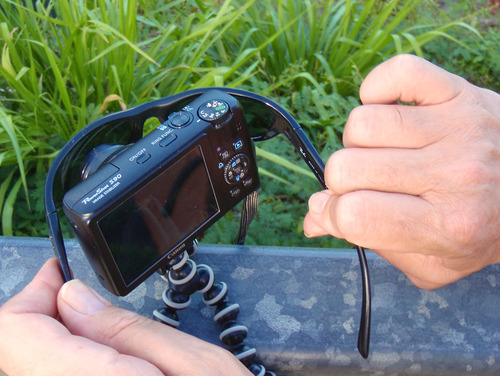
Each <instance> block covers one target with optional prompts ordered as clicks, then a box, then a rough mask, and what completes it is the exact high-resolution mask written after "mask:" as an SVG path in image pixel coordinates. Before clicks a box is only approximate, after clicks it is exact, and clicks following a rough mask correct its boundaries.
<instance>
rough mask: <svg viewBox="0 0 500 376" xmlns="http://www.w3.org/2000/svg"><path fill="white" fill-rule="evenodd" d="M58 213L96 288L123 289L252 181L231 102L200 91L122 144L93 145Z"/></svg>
mask: <svg viewBox="0 0 500 376" xmlns="http://www.w3.org/2000/svg"><path fill="white" fill-rule="evenodd" d="M82 179H83V180H82V181H81V182H80V183H78V184H77V185H76V186H74V187H73V188H72V189H70V190H69V191H68V192H66V194H65V195H64V199H63V209H64V213H65V214H66V216H67V217H68V219H69V221H70V223H71V225H72V227H73V231H74V233H75V234H76V237H77V238H78V240H79V242H80V244H81V246H82V248H83V250H84V251H85V253H86V255H87V258H88V260H89V262H90V263H91V265H92V267H93V269H94V271H95V273H96V274H97V276H98V277H99V279H100V280H101V282H102V284H103V285H104V286H105V287H106V288H107V289H108V290H110V291H111V292H113V293H115V294H118V295H126V294H127V293H129V292H130V291H132V290H133V289H134V288H135V287H136V286H137V285H138V284H139V283H141V282H142V281H144V280H145V279H146V278H147V277H148V276H150V275H151V274H152V273H153V272H154V271H156V270H158V269H159V268H160V267H164V266H166V265H167V264H168V261H169V260H171V259H172V258H174V257H175V256H177V255H178V254H180V253H181V252H183V251H184V250H185V249H186V248H187V247H188V246H190V245H191V244H192V242H193V241H194V240H195V239H196V238H197V237H199V235H200V234H201V233H202V232H203V231H204V230H205V229H206V228H207V227H209V226H210V225H211V224H213V223H214V222H215V221H217V220H218V219H219V218H220V217H222V216H223V215H224V214H225V213H227V212H228V211H229V210H231V209H232V208H233V207H234V206H235V205H236V204H237V203H239V202H240V201H241V200H242V199H243V198H244V197H246V196H247V195H248V194H249V193H251V192H253V191H254V190H256V189H258V187H259V177H258V172H257V164H256V161H255V152H254V147H253V143H252V141H251V138H250V136H249V134H248V130H247V126H246V121H245V117H244V114H243V111H242V108H241V106H240V103H239V102H238V100H237V99H236V98H234V97H233V96H231V95H229V94H227V93H224V92H222V91H218V90H210V91H208V92H206V93H205V94H203V95H202V96H200V97H198V98H196V99H195V100H194V101H192V102H190V103H189V104H187V105H185V106H183V107H182V109H180V110H179V111H176V112H174V113H172V114H170V116H169V117H168V119H167V120H166V121H164V122H163V123H162V124H161V125H159V126H158V127H157V128H156V129H154V130H153V131H151V132H150V133H149V134H147V135H146V136H145V137H143V138H141V139H140V140H139V141H137V142H136V143H134V144H131V145H100V146H98V147H97V148H95V149H94V150H93V151H92V152H91V153H90V155H89V156H88V157H87V161H86V162H85V164H84V166H82Z"/></svg>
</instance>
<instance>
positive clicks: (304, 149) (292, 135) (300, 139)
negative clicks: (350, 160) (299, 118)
mask: <svg viewBox="0 0 500 376" xmlns="http://www.w3.org/2000/svg"><path fill="white" fill-rule="evenodd" d="M283 133H285V135H286V136H287V138H288V139H289V140H290V142H291V143H292V144H293V146H294V147H295V149H296V150H297V151H298V152H299V154H300V155H301V156H302V158H303V159H304V160H305V161H306V163H307V165H308V166H309V168H310V169H311V171H312V172H313V173H314V175H315V176H316V178H317V179H318V181H319V182H320V184H321V185H322V186H323V188H327V187H326V183H325V177H324V174H325V164H324V163H323V161H322V160H321V157H320V156H319V155H318V153H317V151H316V149H315V148H314V146H313V145H312V144H311V142H310V141H309V139H308V138H307V136H306V134H305V132H304V130H303V129H302V128H295V129H293V130H292V129H289V130H287V131H285V132H283ZM356 251H357V253H358V258H359V265H360V268H361V282H362V285H363V298H362V308H361V320H360V325H359V335H358V351H359V353H360V354H361V356H362V357H363V358H365V359H366V358H367V357H368V353H369V348H370V326H371V287H370V275H369V273H368V262H367V260H366V254H365V250H364V248H362V247H359V246H356Z"/></svg>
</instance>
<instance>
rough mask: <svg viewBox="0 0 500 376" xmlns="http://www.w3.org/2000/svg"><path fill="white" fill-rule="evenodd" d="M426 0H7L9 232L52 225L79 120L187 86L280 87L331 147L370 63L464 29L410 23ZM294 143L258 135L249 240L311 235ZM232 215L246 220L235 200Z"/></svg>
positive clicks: (3, 102)
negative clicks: (56, 187) (46, 206)
mask: <svg viewBox="0 0 500 376" xmlns="http://www.w3.org/2000/svg"><path fill="white" fill-rule="evenodd" d="M422 4H426V2H425V1H424V0H391V1H381V0H369V1H352V0H339V1H333V0H320V1H311V0H279V1H277V2H276V1H274V0H263V1H257V0H250V1H247V0H225V1H214V0H174V1H169V2H164V3H161V2H157V1H153V0H46V1H43V2H42V1H38V2H36V4H35V5H33V2H32V1H23V0H3V2H2V4H1V7H0V47H1V55H0V125H1V127H0V178H1V179H2V180H1V181H2V184H1V185H0V211H1V213H2V234H4V235H10V234H13V235H27V236H29V235H34V236H43V235H45V231H46V230H45V223H44V216H43V202H42V193H43V181H44V177H45V175H46V173H47V169H48V166H49V165H50V162H51V161H52V159H53V158H54V156H55V155H56V154H57V152H58V150H59V149H60V148H61V147H62V145H64V143H65V142H66V141H67V140H68V139H69V138H70V137H71V136H72V135H73V134H75V132H77V131H78V130H80V129H81V128H82V127H84V126H85V125H86V124H88V123H89V122H91V121H94V120H96V119H97V118H99V117H101V116H103V115H105V114H107V113H110V112H113V111H117V110H120V109H121V108H122V107H132V106H135V105H137V104H140V103H143V102H146V101H149V100H152V99H156V98H159V97H163V96H167V95H169V94H173V93H175V92H179V91H183V90H186V89H189V88H194V87H204V86H232V87H242V88H245V89H248V90H252V91H255V92H257V93H260V94H263V95H266V96H269V97H272V98H274V99H275V100H277V101H278V102H280V103H282V104H283V105H284V106H285V107H287V108H288V109H289V110H290V112H291V113H292V114H293V115H294V116H295V117H296V118H297V119H298V121H299V122H300V123H301V124H303V126H304V127H305V128H306V132H307V133H308V134H309V136H310V137H311V139H312V141H313V143H314V144H315V145H316V146H317V147H318V150H320V152H321V155H322V157H323V158H324V159H325V160H326V158H328V156H329V155H330V154H331V153H332V152H333V151H335V150H337V149H339V148H340V147H341V137H342V130H343V125H344V124H345V121H346V119H347V116H348V114H349V112H350V111H351V109H352V108H354V107H355V106H356V105H358V100H357V99H356V97H355V96H356V95H357V94H356V93H357V90H358V87H359V84H360V83H361V81H362V79H363V77H364V76H365V74H366V73H367V72H368V71H369V70H370V69H371V68H372V67H373V66H374V65H376V64H378V63H380V62H381V61H383V60H385V59H387V58H389V57H391V56H392V55H394V54H396V53H401V52H414V53H417V54H422V53H423V51H424V50H423V46H424V45H425V44H427V43H429V42H430V41H431V40H433V39H435V38H439V39H442V37H445V38H449V39H450V38H452V37H451V35H450V34H449V33H448V32H449V31H450V30H452V28H454V27H455V26H462V28H464V29H467V28H468V26H467V25H466V24H465V23H462V20H461V19H460V20H458V21H455V20H452V19H447V20H446V21H445V22H441V21H439V22H436V21H434V19H438V20H439V19H440V18H431V19H429V20H425V23H424V24H421V23H418V22H415V17H416V16H415V14H416V12H417V11H416V10H417V9H418V7H420V6H422ZM416 19H418V17H417V18H416ZM450 40H452V39H450ZM286 146H288V147H289V145H288V144H287V143H286V142H283V141H282V140H279V139H278V140H277V141H273V142H266V143H263V144H260V145H258V153H259V156H260V163H259V166H260V168H261V175H262V182H263V184H262V186H263V191H262V193H261V201H262V205H261V208H260V210H259V214H258V219H257V221H256V222H255V224H254V225H252V232H253V231H254V232H255V234H258V237H257V236H256V235H254V236H255V237H254V238H252V235H251V236H250V238H249V242H250V243H251V244H252V243H253V244H259V243H261V242H264V243H265V244H279V245H303V244H304V242H305V241H306V240H305V239H304V237H303V235H302V229H301V223H302V218H303V215H304V214H305V212H306V210H307V199H308V197H309V195H310V194H311V193H313V192H314V191H315V190H318V189H319V187H317V186H316V183H315V181H314V179H312V178H311V177H310V175H311V174H310V173H309V172H307V168H305V166H303V165H301V164H300V163H301V162H300V161H298V159H297V158H298V157H297V156H296V155H295V154H296V153H295V152H294V151H292V150H290V149H288V150H285V149H286ZM284 158H285V159H284ZM291 166H293V168H291ZM296 166H302V167H301V168H297V167H296ZM225 220H226V221H229V222H231V223H232V222H237V220H238V211H237V210H236V211H235V212H234V213H230V214H229V215H228V216H227V218H226V219H225ZM259 223H260V224H259ZM255 228H257V230H255ZM233 232H234V231H233V230H228V229H227V227H226V224H225V222H223V221H222V222H220V223H218V224H217V225H216V226H214V228H213V231H211V232H209V233H208V234H207V236H206V238H207V239H210V240H212V241H214V242H215V241H223V242H227V241H228V238H229V237H231V234H232V233H233ZM332 242H334V240H331V239H330V240H318V241H317V243H316V244H318V245H321V246H331V245H332V244H333V243H332ZM307 244H311V243H310V242H309V241H307Z"/></svg>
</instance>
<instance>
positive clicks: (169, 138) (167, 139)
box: [158, 133, 177, 148]
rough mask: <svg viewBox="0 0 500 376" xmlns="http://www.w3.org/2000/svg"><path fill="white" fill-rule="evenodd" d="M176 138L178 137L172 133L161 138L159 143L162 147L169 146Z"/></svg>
mask: <svg viewBox="0 0 500 376" xmlns="http://www.w3.org/2000/svg"><path fill="white" fill-rule="evenodd" d="M176 138H177V136H176V135H175V134H173V133H171V134H169V135H168V136H166V137H165V138H164V139H163V140H161V141H160V142H159V143H158V145H160V147H162V148H164V147H167V146H168V145H170V144H171V143H172V142H174V141H175V139H176Z"/></svg>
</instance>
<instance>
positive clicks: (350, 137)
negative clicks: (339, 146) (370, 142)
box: [343, 106, 373, 145]
mask: <svg viewBox="0 0 500 376" xmlns="http://www.w3.org/2000/svg"><path fill="white" fill-rule="evenodd" d="M372 113H373V109H372V107H371V106H359V107H356V108H355V109H353V110H352V111H351V113H350V114H349V117H348V119H347V123H346V126H345V128H344V134H343V142H344V145H349V144H351V143H352V144H359V143H362V142H363V140H364V139H365V138H366V135H367V133H368V134H371V125H372V124H373V122H372V121H371V119H372Z"/></svg>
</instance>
